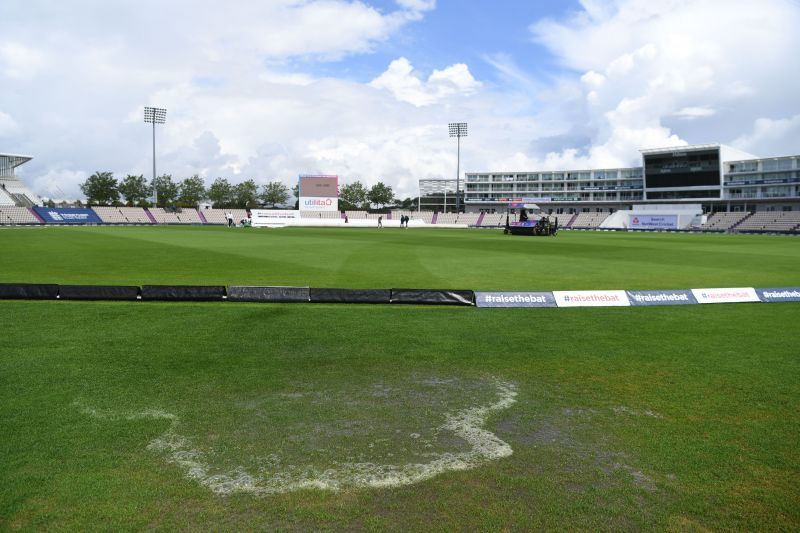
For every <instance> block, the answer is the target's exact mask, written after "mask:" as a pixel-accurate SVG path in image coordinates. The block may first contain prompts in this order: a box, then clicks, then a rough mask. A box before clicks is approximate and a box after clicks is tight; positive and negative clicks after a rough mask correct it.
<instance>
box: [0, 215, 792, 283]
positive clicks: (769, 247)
mask: <svg viewBox="0 0 800 533" xmlns="http://www.w3.org/2000/svg"><path fill="white" fill-rule="evenodd" d="M0 250H2V251H3V253H2V254H0V276H2V279H3V280H5V281H11V282H30V283H34V282H41V283H64V284H68V283H98V284H99V283H107V284H114V283H116V284H131V285H136V284H150V283H185V284H205V285H212V284H219V285H237V284H253V285H255V284H263V285H308V286H312V287H337V288H343V287H356V288H392V287H397V288H400V287H411V288H453V289H474V290H500V289H517V290H554V289H567V290H568V289H648V288H687V287H720V286H746V287H753V286H755V287H772V286H784V285H786V286H789V285H800V240H798V239H797V238H794V237H778V236H755V235H686V234H667V233H617V232H561V233H560V234H559V235H558V236H557V237H555V238H542V237H538V238H534V237H527V238H526V237H514V236H509V235H503V233H502V231H500V230H446V229H439V230H436V229H409V230H401V229H399V228H392V229H389V228H385V229H382V230H378V229H377V228H376V229H334V228H321V229H320V228H286V229H273V230H270V229H242V228H235V229H232V228H227V227H176V226H170V227H141V226H139V227H102V226H101V227H85V228H84V227H77V228H75V227H73V228H70V227H38V228H37V227H34V228H23V229H0Z"/></svg>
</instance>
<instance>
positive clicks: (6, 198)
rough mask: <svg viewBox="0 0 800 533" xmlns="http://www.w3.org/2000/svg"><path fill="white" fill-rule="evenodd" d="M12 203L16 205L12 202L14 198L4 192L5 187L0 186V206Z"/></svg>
mask: <svg viewBox="0 0 800 533" xmlns="http://www.w3.org/2000/svg"><path fill="white" fill-rule="evenodd" d="M12 205H17V204H16V203H15V202H14V198H12V197H11V195H10V194H9V193H8V192H6V189H5V187H3V188H1V189H0V206H12Z"/></svg>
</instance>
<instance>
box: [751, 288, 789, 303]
mask: <svg viewBox="0 0 800 533" xmlns="http://www.w3.org/2000/svg"><path fill="white" fill-rule="evenodd" d="M756 294H758V297H759V298H761V301H762V302H800V287H777V288H774V289H756Z"/></svg>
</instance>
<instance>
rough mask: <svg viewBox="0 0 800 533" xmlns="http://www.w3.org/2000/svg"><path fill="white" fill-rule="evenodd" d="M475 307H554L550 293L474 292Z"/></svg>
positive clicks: (554, 303) (554, 300) (553, 299)
mask: <svg viewBox="0 0 800 533" xmlns="http://www.w3.org/2000/svg"><path fill="white" fill-rule="evenodd" d="M475 305H476V306H477V307H556V299H555V298H554V297H553V293H552V292H476V293H475Z"/></svg>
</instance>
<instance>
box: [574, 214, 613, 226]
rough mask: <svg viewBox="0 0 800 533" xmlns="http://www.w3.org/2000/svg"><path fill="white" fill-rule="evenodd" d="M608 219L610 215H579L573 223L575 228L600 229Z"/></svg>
mask: <svg viewBox="0 0 800 533" xmlns="http://www.w3.org/2000/svg"><path fill="white" fill-rule="evenodd" d="M607 218H608V213H579V214H578V216H577V217H575V220H574V221H573V222H572V226H570V227H573V228H598V227H600V223H602V222H603V221H604V220H605V219H607Z"/></svg>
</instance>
